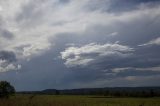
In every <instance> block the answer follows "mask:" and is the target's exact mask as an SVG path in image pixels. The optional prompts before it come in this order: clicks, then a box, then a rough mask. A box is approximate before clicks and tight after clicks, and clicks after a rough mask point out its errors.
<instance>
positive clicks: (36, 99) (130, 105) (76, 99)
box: [0, 95, 160, 106]
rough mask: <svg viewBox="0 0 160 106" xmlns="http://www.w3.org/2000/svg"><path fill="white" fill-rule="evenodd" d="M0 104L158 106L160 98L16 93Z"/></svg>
mask: <svg viewBox="0 0 160 106" xmlns="http://www.w3.org/2000/svg"><path fill="white" fill-rule="evenodd" d="M0 106H160V98H107V97H103V96H68V95H67V96H65V95H64V96H63V95H59V96H54V95H34V96H33V95H16V96H13V97H11V98H9V99H0Z"/></svg>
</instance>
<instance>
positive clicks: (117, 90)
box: [18, 87, 160, 97]
mask: <svg viewBox="0 0 160 106" xmlns="http://www.w3.org/2000/svg"><path fill="white" fill-rule="evenodd" d="M18 93H23V94H51V95H52V94H54V95H59V94H61V95H103V96H112V97H113V96H116V97H117V96H119V97H129V96H131V97H158V96H159V97H160V87H105V88H81V89H64V90H56V89H46V90H42V91H29V92H27V91H24V92H18Z"/></svg>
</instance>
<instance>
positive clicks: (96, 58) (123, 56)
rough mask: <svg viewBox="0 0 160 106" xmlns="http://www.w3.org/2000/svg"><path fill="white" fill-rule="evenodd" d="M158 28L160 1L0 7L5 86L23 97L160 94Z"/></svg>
mask: <svg viewBox="0 0 160 106" xmlns="http://www.w3.org/2000/svg"><path fill="white" fill-rule="evenodd" d="M159 28H160V2H159V0H141V1H140V0H121V1H119V0H35V1H33V0H14V1H13V0H5V1H0V72H1V73H0V80H8V81H10V82H11V83H13V84H14V85H15V86H16V88H17V89H18V90H28V89H29V90H40V89H46V88H61V89H63V88H78V87H81V88H82V87H106V86H150V85H151V86H152V85H155V86H159V83H158V80H159V79H160V77H159V76H160V71H159V67H160V55H159V53H160V32H159ZM15 70H20V71H15ZM24 83H25V84H24ZM31 84H32V85H34V86H32V85H31Z"/></svg>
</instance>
